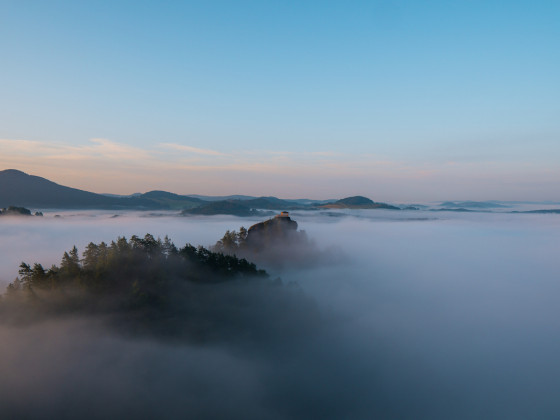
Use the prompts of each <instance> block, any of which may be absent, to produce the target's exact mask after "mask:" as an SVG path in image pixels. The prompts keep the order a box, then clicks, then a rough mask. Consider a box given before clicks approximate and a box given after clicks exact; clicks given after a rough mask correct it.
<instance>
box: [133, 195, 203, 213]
mask: <svg viewBox="0 0 560 420" xmlns="http://www.w3.org/2000/svg"><path fill="white" fill-rule="evenodd" d="M138 197H139V198H142V199H147V200H151V201H154V202H156V203H158V204H160V205H161V206H162V207H163V208H168V209H171V210H182V209H188V208H192V207H198V206H200V205H202V204H204V203H206V201H203V200H201V199H199V198H195V197H190V196H187V195H179V194H173V193H170V192H167V191H150V192H147V193H145V194H140V195H139V196H138Z"/></svg>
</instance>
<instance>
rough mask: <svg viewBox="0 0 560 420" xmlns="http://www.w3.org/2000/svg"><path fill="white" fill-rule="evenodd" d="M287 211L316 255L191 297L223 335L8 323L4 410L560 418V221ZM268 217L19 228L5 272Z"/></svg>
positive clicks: (195, 239)
mask: <svg viewBox="0 0 560 420" xmlns="http://www.w3.org/2000/svg"><path fill="white" fill-rule="evenodd" d="M55 214H58V215H59V216H61V217H58V218H55V217H54V215H55ZM114 216H118V217H114ZM290 216H291V217H292V218H293V219H294V220H296V221H297V222H298V225H299V230H304V231H305V234H306V236H307V242H305V243H306V246H308V247H309V250H308V251H309V252H310V253H311V254H312V255H314V258H313V259H311V260H310V261H312V262H311V263H310V264H303V265H302V264H290V262H289V260H288V261H287V262H284V263H283V264H280V265H278V264H273V263H272V264H271V263H270V262H269V264H268V266H267V265H266V264H264V265H259V268H264V269H266V270H267V271H268V273H269V278H268V279H263V280H258V281H257V282H256V283H255V282H253V283H243V282H242V283H239V286H235V284H234V283H227V284H226V283H224V284H219V285H217V287H216V288H215V289H210V288H207V289H204V290H205V292H204V294H203V295H200V294H199V295H195V296H199V298H197V299H198V302H201V303H202V305H203V306H205V308H202V312H198V313H199V314H206V315H204V316H205V317H207V318H208V320H212V322H213V323H214V324H213V326H212V327H208V325H203V326H201V328H203V329H206V330H207V331H214V332H217V335H216V334H214V335H213V336H212V337H213V338H211V339H206V340H203V341H200V340H198V341H197V340H193V339H191V338H188V336H187V337H186V338H182V339H179V340H177V339H169V338H165V337H158V336H154V335H152V334H145V333H138V332H136V333H134V334H130V331H129V332H126V330H124V331H123V330H122V329H121V330H119V329H114V328H110V327H109V326H108V325H110V323H109V324H108V323H107V322H106V319H105V318H104V317H103V316H92V315H87V314H83V313H82V314H79V313H78V314H74V315H72V314H70V315H68V316H60V317H46V318H44V319H43V320H42V321H37V322H32V323H31V324H26V325H14V324H11V323H6V322H4V323H3V324H2V326H1V327H0V335H1V337H0V338H1V341H2V343H3V345H2V350H0V367H1V370H2V372H3V375H2V377H1V379H0V389H2V391H3V392H2V394H0V401H1V405H2V407H3V408H4V410H5V412H6V413H9V414H12V415H16V416H21V415H24V416H32V417H35V418H47V417H52V415H57V416H60V417H61V418H71V417H76V416H81V417H85V418H88V417H89V418H99V417H104V416H109V417H118V416H124V415H127V416H129V415H133V416H137V417H139V418H149V417H153V416H164V417H168V418H181V417H183V416H184V413H186V412H188V413H193V417H195V418H255V419H256V418H270V419H283V418H286V419H287V418H302V419H303V418H311V417H315V418H333V419H335V418H356V419H367V418H411V417H414V418H431V419H433V418H442V419H444V418H474V417H478V418H480V417H483V418H504V417H507V418H527V417H533V416H536V417H538V418H553V416H554V413H556V412H557V411H558V409H559V408H560V407H559V406H558V402H557V399H556V394H555V393H551V392H550V390H552V389H556V388H557V387H558V386H559V385H560V383H559V379H558V378H559V377H560V375H558V373H560V372H558V369H556V367H555V366H556V363H555V360H556V354H557V353H558V351H560V340H559V339H558V336H559V334H558V332H559V329H560V324H559V323H558V321H557V320H558V319H560V317H559V315H560V314H559V309H558V307H557V303H556V302H557V299H556V297H557V296H558V293H559V291H560V287H559V285H558V273H559V272H560V270H559V269H560V266H559V262H558V259H557V243H558V242H557V240H558V234H559V229H560V219H558V217H557V216H556V215H554V214H552V215H546V214H534V215H529V214H498V213H456V212H451V213H445V214H443V213H433V212H429V211H420V212H419V211H400V212H395V211H392V210H351V211H350V210H332V209H329V210H325V211H322V212H314V213H310V212H306V211H301V212H292V213H291V214H290ZM261 220H263V219H261V218H257V217H255V218H240V217H234V216H196V217H186V218H185V217H177V215H176V213H174V212H168V213H165V212H160V213H158V214H157V216H156V215H152V216H150V215H148V214H147V213H146V212H127V211H121V212H117V213H115V212H111V211H62V212H61V211H58V212H56V213H55V212H45V215H44V217H34V218H25V217H9V218H8V217H7V218H4V219H1V220H0V232H1V235H2V238H3V240H2V242H1V244H0V268H1V271H0V279H1V281H2V284H3V285H4V286H5V285H7V284H8V283H9V282H11V281H12V280H13V279H14V277H15V276H16V275H17V271H18V266H19V264H20V262H21V261H26V262H28V263H33V262H39V263H41V264H43V265H44V266H45V267H50V265H51V264H59V263H60V258H61V256H62V254H63V253H64V251H68V250H69V249H71V247H72V246H73V245H76V246H77V247H78V250H79V252H80V253H81V252H82V251H83V250H84V249H85V247H86V245H87V244H88V243H89V242H92V241H93V242H95V243H98V242H101V241H106V242H107V243H109V242H110V241H111V240H114V239H115V238H117V237H118V236H125V237H127V238H131V237H132V235H137V236H138V237H140V238H142V237H143V236H144V235H145V234H146V233H150V234H152V235H154V237H156V238H157V237H160V238H163V237H164V236H165V235H169V236H170V238H171V239H172V240H173V241H174V242H175V244H177V246H178V247H181V246H183V245H184V244H185V243H187V242H188V243H192V244H195V245H198V244H200V245H203V246H206V247H211V246H213V245H214V244H215V243H216V241H218V240H219V239H220V238H221V237H222V236H223V234H224V232H226V231H228V230H229V231H236V230H239V228H240V227H241V226H245V227H247V228H248V227H249V226H250V225H252V224H254V223H258V222H260V221H261ZM281 257H282V258H289V253H288V254H286V255H282V256H281ZM277 277H280V278H281V284H280V285H278V284H274V282H275V281H276V280H275V279H276V278H277ZM259 282H260V283H259ZM235 302H236V303H235ZM232 303H233V304H232ZM190 304H191V305H192V304H193V302H190ZM240 311H241V312H240ZM241 315H242V316H241ZM232 316H233V318H232ZM224 317H225V318H224ZM228 319H229V321H227V322H226V320H228ZM232 319H233V322H232ZM5 320H6V319H4V321H5ZM240 320H241V321H240ZM199 321H200V319H199ZM247 326H250V327H249V328H247ZM208 328H210V329H208ZM220 331H221V332H220ZM32 343H34V344H32Z"/></svg>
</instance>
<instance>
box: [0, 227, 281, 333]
mask: <svg viewBox="0 0 560 420" xmlns="http://www.w3.org/2000/svg"><path fill="white" fill-rule="evenodd" d="M267 277H268V274H267V273H266V272H265V271H264V270H259V269H257V267H256V266H255V264H253V263H250V262H249V261H247V260H245V259H240V258H237V257H235V256H232V255H224V254H221V253H216V252H212V251H209V250H208V249H206V248H204V247H201V246H199V247H194V246H192V245H190V244H186V245H185V246H184V247H182V248H177V247H176V246H175V245H174V244H173V243H172V242H171V241H170V240H169V239H168V238H167V237H166V238H165V239H164V240H161V239H155V238H154V237H153V236H152V235H150V234H147V235H145V236H144V238H139V237H137V236H132V237H131V238H130V240H127V239H126V238H124V237H119V238H118V239H117V240H116V241H112V242H111V243H110V244H107V243H104V242H101V243H99V244H94V243H90V244H89V245H88V246H87V247H86V249H85V250H84V251H83V254H82V256H81V257H80V254H79V252H78V250H77V249H76V247H74V248H72V250H70V251H68V252H65V253H64V255H63V257H62V261H61V263H60V264H59V265H58V266H55V265H53V266H52V267H50V268H45V267H43V266H42V265H41V264H39V263H34V264H28V263H25V262H24V263H21V265H20V270H19V277H18V278H17V279H16V280H15V281H14V282H12V283H11V284H10V285H9V286H8V288H7V290H6V293H5V294H4V295H3V296H1V299H0V320H1V321H2V322H9V321H10V320H12V321H14V320H15V321H14V322H34V321H40V320H43V319H45V318H48V317H50V316H75V315H80V316H83V315H88V316H91V315H95V314H97V315H102V316H110V318H111V319H112V321H113V322H115V323H116V324H117V325H118V326H119V327H120V328H122V327H124V328H125V329H127V331H129V332H134V331H137V330H138V329H140V330H146V331H147V332H149V333H153V334H170V335H173V336H176V335H179V336H184V335H186V336H189V337H191V336H192V335H193V334H195V335H196V334H198V335H200V334H203V335H204V334H206V335H208V334H210V335H211V334H213V333H216V329H217V328H218V327H219V329H220V330H221V328H222V327H224V325H226V324H228V325H231V322H232V319H233V318H234V317H235V316H240V314H239V313H238V312H239V310H241V312H243V313H244V311H246V310H247V308H250V307H252V306H253V305H260V304H261V303H258V302H251V300H252V299H253V298H251V297H250V294H251V293H255V292H254V290H262V286H263V285H261V287H258V286H251V285H252V284H255V282H256V283H261V282H262V280H263V279H266V278H267ZM259 280H260V281H259ZM266 284H268V285H271V284H272V283H271V282H266ZM255 287H256V289H255ZM221 299H224V302H222V303H221V302H220V301H221ZM233 303H236V304H237V305H239V308H237V307H236V308H232V304H233ZM226 307H229V309H227V310H226V309H224V308H226ZM228 311H229V313H228ZM216 317H220V321H219V322H218V321H216V320H215V319H216ZM221 317H226V318H228V321H227V322H226V321H224V320H222V318H221ZM213 319H214V321H213ZM212 322H216V323H217V324H216V325H212ZM240 322H241V321H240ZM218 324H219V325H218ZM242 324H243V325H245V326H247V325H249V326H250V325H252V324H251V322H249V321H248V320H243V322H242Z"/></svg>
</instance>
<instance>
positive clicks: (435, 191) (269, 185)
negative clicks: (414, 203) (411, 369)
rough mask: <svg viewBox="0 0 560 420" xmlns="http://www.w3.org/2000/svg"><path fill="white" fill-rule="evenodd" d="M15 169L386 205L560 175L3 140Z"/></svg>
mask: <svg viewBox="0 0 560 420" xmlns="http://www.w3.org/2000/svg"><path fill="white" fill-rule="evenodd" d="M8 168H14V169H20V170H23V171H25V172H28V173H31V174H34V175H40V176H43V177H46V178H49V179H52V180H53V181H55V182H59V183H61V184H64V185H68V186H72V187H76V188H82V189H86V190H90V191H96V192H114V193H132V192H139V191H147V190H149V189H167V190H169V191H173V192H179V193H205V194H217V195H223V194H229V193H232V192H236V193H244V194H256V195H258V194H264V193H266V194H277V195H284V196H296V195H298V196H308V197H312V198H320V197H321V196H323V195H328V196H335V195H337V194H340V195H342V194H348V195H350V194H362V195H367V194H368V191H371V195H372V196H373V197H375V198H377V199H379V200H382V199H387V200H391V199H393V197H396V196H398V197H402V198H399V199H401V200H402V199H421V198H425V197H426V196H425V194H430V197H433V198H440V197H442V196H443V195H444V193H445V191H450V192H453V193H454V194H455V192H456V191H461V190H462V191H466V188H467V186H469V185H471V184H476V185H477V186H478V188H479V189H480V188H481V187H480V186H481V185H484V187H485V188H486V186H488V189H490V188H491V187H492V188H494V189H496V188H498V187H499V188H500V189H501V190H503V188H504V187H503V186H504V185H506V184H507V185H514V186H516V187H515V188H517V189H519V188H521V187H519V186H520V185H527V191H532V188H533V186H534V185H537V184H538V185H544V184H546V185H548V184H550V183H551V182H552V181H554V180H557V179H559V178H560V172H559V170H558V168H557V167H548V166H547V167H542V166H536V165H532V164H528V163H526V164H525V165H519V164H517V165H512V164H511V162H503V161H502V162H483V163H477V162H463V161H449V160H448V161H444V162H439V163H436V162H421V161H414V160H402V159H401V160H395V159H391V158H390V157H387V156H380V155H375V154H363V153H357V152H356V153H352V152H351V151H349V152H346V153H333V152H330V151H317V152H295V151H290V150H285V151H282V150H237V151H235V150H234V151H229V152H228V153H224V152H220V151H216V150H210V149H200V148H196V147H192V146H188V145H182V144H177V143H159V144H156V145H155V146H153V147H139V146H135V145H129V144H124V143H119V142H115V141H112V140H109V139H102V138H95V139H91V140H90V141H89V142H87V143H84V144H68V143H63V142H46V141H37V140H14V139H0V169H8ZM506 181H507V183H506ZM496 185H497V186H498V187H496ZM511 188H512V189H515V188H514V187H511ZM379 194H382V196H381V197H379ZM446 196H447V195H446ZM493 198H495V197H493ZM512 198H517V197H512ZM544 198H547V197H544Z"/></svg>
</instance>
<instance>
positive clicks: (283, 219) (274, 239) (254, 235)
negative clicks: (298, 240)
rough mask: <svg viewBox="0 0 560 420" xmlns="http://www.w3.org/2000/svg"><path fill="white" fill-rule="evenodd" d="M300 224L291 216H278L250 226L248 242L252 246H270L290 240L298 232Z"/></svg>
mask: <svg viewBox="0 0 560 420" xmlns="http://www.w3.org/2000/svg"><path fill="white" fill-rule="evenodd" d="M297 228H298V224H297V222H296V221H295V220H292V219H291V218H290V217H289V216H276V217H274V218H272V219H269V220H266V221H264V222H260V223H257V224H255V225H253V226H251V227H250V228H249V231H248V232H247V239H246V244H247V246H249V247H251V248H259V247H269V246H274V245H281V244H282V243H284V242H289V241H290V240H291V239H293V237H294V236H295V235H296V234H297V233H298V232H297Z"/></svg>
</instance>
